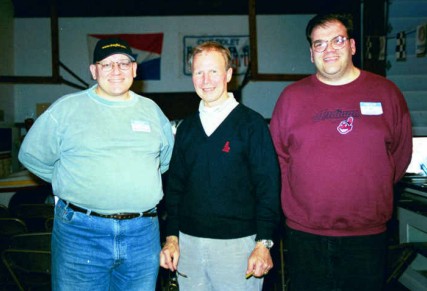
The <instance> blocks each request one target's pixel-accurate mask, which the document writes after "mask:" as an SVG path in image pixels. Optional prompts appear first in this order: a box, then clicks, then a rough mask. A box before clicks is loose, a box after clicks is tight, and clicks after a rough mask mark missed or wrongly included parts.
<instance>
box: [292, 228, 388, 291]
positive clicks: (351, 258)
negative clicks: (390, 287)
mask: <svg viewBox="0 0 427 291" xmlns="http://www.w3.org/2000/svg"><path fill="white" fill-rule="evenodd" d="M386 242H387V238H386V233H382V234H377V235H367V236H353V237H331V236H319V235H313V234H309V233H304V232H300V231H296V230H293V229H290V228H289V227H287V228H286V244H285V247H286V248H287V250H288V251H287V257H286V265H287V268H288V269H287V270H288V275H289V279H290V281H289V290H290V291H306V290H310V291H315V290H322V291H350V290H355V291H370V290H372V291H374V290H375V291H379V290H382V287H383V283H384V278H385V260H386Z"/></svg>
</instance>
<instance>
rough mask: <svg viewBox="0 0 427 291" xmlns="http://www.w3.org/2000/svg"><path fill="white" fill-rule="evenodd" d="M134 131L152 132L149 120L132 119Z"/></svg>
mask: <svg viewBox="0 0 427 291" xmlns="http://www.w3.org/2000/svg"><path fill="white" fill-rule="evenodd" d="M132 131H138V132H151V127H150V124H149V123H148V122H147V121H141V120H136V121H132Z"/></svg>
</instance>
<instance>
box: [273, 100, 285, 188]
mask: <svg viewBox="0 0 427 291" xmlns="http://www.w3.org/2000/svg"><path fill="white" fill-rule="evenodd" d="M283 94H284V93H282V95H283ZM283 106H284V105H283V97H279V99H278V101H277V103H276V106H275V107H274V110H273V114H272V117H271V121H270V133H271V138H272V139H273V144H274V148H275V150H276V153H277V157H278V160H279V165H280V172H281V177H282V183H283V179H284V177H287V171H288V164H289V153H288V150H287V144H286V137H285V136H284V132H285V130H284V128H285V124H284V121H283V118H284V116H285V115H284V113H283V110H282V108H283Z"/></svg>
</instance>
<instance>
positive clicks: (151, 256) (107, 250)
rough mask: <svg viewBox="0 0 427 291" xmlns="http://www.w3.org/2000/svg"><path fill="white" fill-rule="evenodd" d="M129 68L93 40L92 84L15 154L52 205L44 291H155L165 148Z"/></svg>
mask: <svg viewBox="0 0 427 291" xmlns="http://www.w3.org/2000/svg"><path fill="white" fill-rule="evenodd" d="M135 60H136V58H135V55H134V54H133V53H132V50H131V48H130V46H129V44H128V43H127V42H126V41H124V40H121V39H117V38H108V39H102V40H100V41H99V42H98V43H97V45H96V47H95V51H94V54H93V64H91V65H90V66H89V69H90V72H91V75H92V77H93V79H94V80H96V82H97V84H95V85H94V86H92V87H91V88H89V89H87V90H84V91H81V92H77V93H73V94H69V95H66V96H63V97H62V98H59V99H58V100H57V101H56V102H55V103H54V104H52V106H50V108H48V110H46V111H45V112H44V113H43V114H42V115H41V116H40V117H39V118H38V119H37V120H36V121H35V123H34V125H33V126H32V128H31V130H30V132H29V133H28V134H27V135H26V137H25V140H24V142H23V144H22V146H21V149H20V152H19V160H20V161H21V162H22V164H23V165H24V166H25V167H27V169H28V170H30V171H31V172H33V173H34V174H36V175H37V176H39V177H40V178H42V179H44V180H45V181H47V182H49V183H52V187H53V192H54V194H55V196H56V199H55V200H56V206H55V207H56V208H55V220H54V227H53V232H52V289H53V290H61V291H64V290H127V291H130V290H150V291H151V290H155V285H156V280H157V274H158V266H159V255H158V254H159V252H160V237H159V222H158V219H157V216H156V214H157V213H156V206H157V204H158V203H159V201H160V200H161V199H162V197H163V191H162V184H161V174H162V173H164V172H165V171H166V170H167V169H168V167H169V160H170V157H171V154H172V147H173V143H174V141H173V133H172V128H171V125H170V122H169V120H168V119H167V118H166V116H165V115H164V114H163V112H162V111H161V109H160V108H159V107H158V106H157V105H156V104H155V103H154V102H153V101H151V100H150V99H148V98H145V97H142V96H140V95H137V94H136V93H134V92H132V91H130V87H131V85H132V83H133V79H134V77H135V76H136V69H137V64H136V62H135Z"/></svg>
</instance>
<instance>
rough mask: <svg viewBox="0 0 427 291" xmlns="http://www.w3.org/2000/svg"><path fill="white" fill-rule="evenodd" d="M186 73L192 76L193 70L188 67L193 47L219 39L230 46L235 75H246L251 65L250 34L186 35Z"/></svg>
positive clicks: (184, 56) (184, 58)
mask: <svg viewBox="0 0 427 291" xmlns="http://www.w3.org/2000/svg"><path fill="white" fill-rule="evenodd" d="M183 41H184V53H183V63H184V75H187V76H190V75H191V70H190V68H189V67H188V58H189V56H190V55H191V52H192V51H193V48H194V47H195V46H197V45H199V44H201V43H203V42H205V41H217V42H219V43H221V44H222V45H223V46H225V47H226V48H228V49H229V50H230V53H231V58H232V67H233V75H244V74H246V71H247V69H248V66H249V36H241V35H230V36H220V35H208V36H206V35H204V36H184V39H183Z"/></svg>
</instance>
